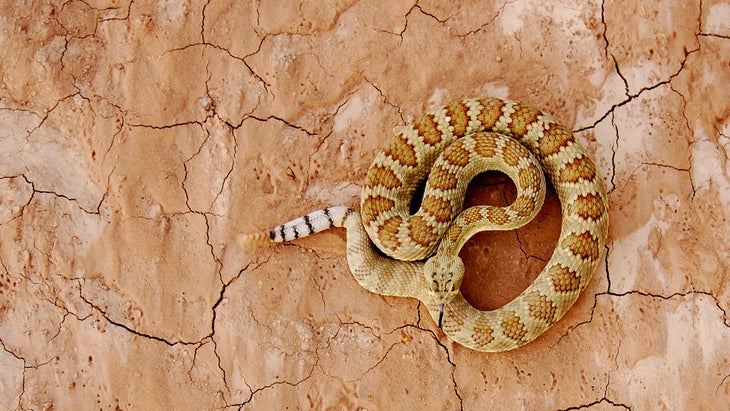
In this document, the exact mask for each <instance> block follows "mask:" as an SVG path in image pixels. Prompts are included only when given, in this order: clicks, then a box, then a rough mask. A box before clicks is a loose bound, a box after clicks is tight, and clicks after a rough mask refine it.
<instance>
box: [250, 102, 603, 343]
mask: <svg viewBox="0 0 730 411" xmlns="http://www.w3.org/2000/svg"><path fill="white" fill-rule="evenodd" d="M517 142H518V143H517ZM534 157H536V158H537V162H536V161H535V158H534ZM538 162H539V164H538ZM540 166H541V168H542V171H541V170H540ZM488 168H493V169H498V170H501V171H503V172H505V173H506V174H507V175H508V176H510V178H512V180H513V181H514V182H515V186H516V187H517V190H518V196H517V200H515V201H514V202H513V203H512V204H511V205H510V206H508V207H491V206H479V207H471V208H469V209H467V210H464V211H463V212H461V214H459V212H460V211H461V208H462V204H463V197H464V191H465V189H466V185H467V184H468V181H469V180H470V179H471V178H472V177H473V176H475V175H476V174H477V173H479V172H481V171H484V170H485V169H488ZM543 171H544V173H545V174H547V176H548V178H549V180H550V182H551V183H552V185H553V187H554V189H555V191H556V193H557V195H558V198H559V199H560V202H561V209H562V229H561V233H560V237H559V239H558V242H557V245H556V248H555V251H554V252H553V255H552V257H551V258H550V260H549V261H548V262H547V264H546V265H545V268H544V269H543V270H542V272H541V273H540V274H539V276H538V277H537V278H536V279H535V281H534V282H533V283H532V284H531V285H530V286H529V287H528V288H527V289H526V290H525V291H523V292H522V293H521V294H520V295H519V296H518V297H516V298H515V299H514V300H512V301H510V302H509V303H507V304H506V305H504V306H503V307H501V308H498V309H496V310H491V311H480V310H477V309H476V308H474V307H473V306H472V305H471V304H469V302H467V301H466V300H465V299H464V297H463V295H462V294H461V292H460V291H459V286H460V285H461V280H462V278H463V272H464V266H463V263H462V262H461V259H460V258H459V257H458V253H459V250H460V249H461V247H462V246H463V245H464V243H465V242H466V241H467V240H468V239H469V238H470V237H471V236H472V235H474V234H475V233H477V232H479V231H485V230H500V229H512V228H515V227H518V226H520V225H523V224H526V223H527V222H529V221H530V220H531V219H532V218H533V217H534V215H535V214H536V213H537V210H539V208H540V207H541V205H542V202H543V198H544V195H545V182H544V177H543V176H542V172H543ZM427 176H428V177H427ZM425 178H428V180H427V186H426V190H425V193H424V195H423V200H422V202H421V208H420V210H419V211H418V212H417V213H416V214H415V215H413V216H411V215H409V206H410V204H411V201H412V196H413V194H414V192H415V190H416V188H417V187H418V185H419V183H420V182H422V181H423V180H424V179H425ZM361 212H362V214H361V213H359V212H357V211H356V210H354V209H352V208H348V207H345V206H335V207H329V208H326V209H324V210H319V211H315V212H313V213H310V214H307V215H305V216H303V217H300V218H298V219H295V220H293V221H290V222H288V223H285V224H283V225H280V226H278V227H276V228H274V229H273V230H271V231H269V232H266V233H257V234H249V235H245V236H243V237H242V242H243V243H244V244H246V245H250V244H254V243H259V242H261V241H273V242H282V241H290V240H294V239H297V238H301V237H304V236H307V235H310V234H313V233H316V232H319V231H323V230H326V229H329V228H332V227H345V228H346V229H347V261H348V264H349V266H350V270H351V271H352V273H353V275H354V276H355V279H356V280H357V281H358V282H359V283H360V285H362V286H363V287H365V288H366V289H368V290H370V291H372V292H374V293H378V294H382V295H391V296H403V297H413V298H417V299H419V300H420V301H422V302H423V304H424V305H425V307H427V309H428V311H429V313H430V314H431V316H432V317H433V319H434V321H435V322H437V324H438V325H439V328H441V329H442V330H443V332H444V333H445V334H446V335H448V336H449V337H450V338H451V339H452V340H454V341H456V342H458V343H460V344H462V345H464V346H466V347H469V348H472V349H475V350H479V351H505V350H510V349H514V348H517V347H520V346H522V345H524V344H526V343H528V342H530V341H532V340H534V339H535V338H537V337H538V336H539V335H540V334H542V333H543V332H545V331H546V330H547V329H548V328H549V327H550V326H551V325H553V324H554V323H555V322H557V321H558V320H559V319H560V318H562V317H563V315H564V314H565V313H566V311H567V310H568V309H569V308H570V307H571V306H572V305H573V303H574V302H575V300H576V299H577V298H578V296H579V295H580V293H581V292H582V291H583V289H584V288H585V287H586V285H587V284H588V282H589V280H590V279H591V276H592V275H593V272H594V271H595V269H596V267H597V266H598V264H599V261H600V256H601V254H602V252H603V248H604V245H605V242H606V236H607V231H608V202H607V198H606V193H605V189H604V186H603V182H602V180H601V177H600V175H599V174H598V172H597V170H596V167H595V165H594V163H593V161H592V160H591V159H590V158H589V156H588V154H587V152H586V151H585V149H584V148H583V147H582V146H581V145H580V144H579V143H578V142H577V141H576V140H575V138H574V137H573V134H572V133H571V132H570V131H569V130H568V129H566V128H565V127H563V126H561V125H559V124H558V123H557V122H556V121H555V120H554V119H553V118H552V117H550V116H548V115H546V114H544V113H542V112H541V111H539V110H536V109H533V108H530V107H528V106H525V105H522V104H520V103H518V102H514V101H508V100H501V99H497V98H483V99H469V100H462V101H459V102H455V103H452V104H450V105H448V106H445V107H442V108H440V109H437V110H435V111H432V112H430V113H428V114H426V115H425V116H423V117H421V118H420V119H418V120H416V121H415V122H414V123H412V124H410V125H408V126H407V127H405V128H404V129H403V130H402V131H401V132H400V133H398V134H397V135H396V136H395V137H394V138H393V139H392V140H391V141H390V143H389V144H388V145H387V146H386V148H385V149H384V150H383V151H382V152H380V153H379V154H378V156H377V157H376V159H375V161H374V162H373V165H372V166H371V168H370V169H369V171H368V173H367V176H366V178H365V184H364V187H363V192H362V196H361ZM457 214H458V215H459V216H458V218H456V220H455V221H454V216H456V215H457ZM371 239H372V242H371ZM373 243H375V244H376V245H377V247H378V249H376V248H375V247H374V246H373ZM434 251H436V254H435V255H433V253H434ZM383 254H385V255H383ZM429 257H430V258H429ZM426 258H428V260H427V261H425V262H424V261H423V260H424V259H426Z"/></svg>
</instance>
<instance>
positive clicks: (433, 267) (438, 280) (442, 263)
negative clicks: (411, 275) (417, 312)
mask: <svg viewBox="0 0 730 411" xmlns="http://www.w3.org/2000/svg"><path fill="white" fill-rule="evenodd" d="M423 274H424V275H425V276H426V284H428V287H429V293H430V294H431V296H432V297H434V299H435V300H436V302H437V303H438V304H439V305H444V304H447V303H448V302H449V301H451V299H453V298H454V297H455V296H456V294H458V293H459V287H461V280H462V279H463V278H464V262H462V261H461V258H459V256H450V255H438V254H437V255H435V256H433V257H431V258H429V259H428V260H427V261H426V264H425V265H424V267H423Z"/></svg>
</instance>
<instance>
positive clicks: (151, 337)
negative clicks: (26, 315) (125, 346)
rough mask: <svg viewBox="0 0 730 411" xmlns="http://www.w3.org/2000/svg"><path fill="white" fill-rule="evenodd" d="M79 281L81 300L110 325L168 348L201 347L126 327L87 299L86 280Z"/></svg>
mask: <svg viewBox="0 0 730 411" xmlns="http://www.w3.org/2000/svg"><path fill="white" fill-rule="evenodd" d="M78 281H79V297H80V298H81V300H82V301H83V302H84V303H86V305H88V306H89V307H90V308H91V309H93V310H94V311H96V312H98V313H99V314H100V315H101V316H102V318H104V319H105V320H106V321H107V322H108V323H109V324H112V325H114V326H116V327H119V328H121V329H123V330H125V331H127V332H129V333H130V334H132V335H135V336H137V337H142V338H145V339H149V340H152V341H157V342H161V343H163V344H165V345H167V346H170V347H173V346H176V345H178V344H180V345H191V346H192V345H199V344H200V341H184V340H168V339H165V338H163V337H159V336H156V335H152V334H147V333H144V332H141V331H138V330H135V329H134V328H132V327H130V326H128V325H126V324H124V323H122V322H119V321H116V320H114V319H112V318H111V317H110V316H109V314H108V313H107V312H106V311H105V310H104V309H103V308H101V307H99V306H98V305H96V304H94V302H93V301H91V300H89V299H87V298H86V296H85V295H84V293H83V283H84V279H79V280H78Z"/></svg>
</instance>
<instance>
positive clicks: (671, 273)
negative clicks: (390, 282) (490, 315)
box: [0, 0, 730, 410]
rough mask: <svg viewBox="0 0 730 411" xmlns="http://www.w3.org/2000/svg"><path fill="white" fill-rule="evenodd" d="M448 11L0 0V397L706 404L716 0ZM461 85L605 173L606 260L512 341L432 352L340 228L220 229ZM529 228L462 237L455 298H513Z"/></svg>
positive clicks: (432, 330)
mask: <svg viewBox="0 0 730 411" xmlns="http://www.w3.org/2000/svg"><path fill="white" fill-rule="evenodd" d="M41 3H45V4H41ZM452 3H453V2H440V1H419V2H417V3H416V2H413V1H411V2H388V1H366V2H355V1H349V0H344V1H328V2H321V1H309V0H307V1H303V2H285V1H252V2H245V1H244V2H237V1H233V0H228V1H218V0H212V1H207V2H206V1H197V0H194V1H190V2H187V3H185V4H182V3H181V2H173V1H159V2H153V1H145V0H142V1H135V2H131V1H129V0H93V1H76V0H70V1H64V2H57V1H51V2H35V3H22V4H21V3H12V4H11V3H10V2H4V3H2V4H0V9H2V10H0V16H3V17H0V33H1V34H0V44H1V45H2V47H0V71H1V74H2V82H1V83H0V123H1V124H2V128H0V147H2V150H0V242H1V243H0V344H1V345H0V348H2V349H0V409H69V408H72V407H73V408H77V409H117V408H118V409H161V408H169V409H223V408H228V409H235V408H245V409H348V410H349V409H371V410H372V409H401V408H403V406H405V407H408V406H409V405H412V404H419V406H420V408H424V409H446V410H453V409H465V410H471V409H545V410H558V409H591V410H621V409H633V410H643V409H672V410H680V409H685V410H690V409H692V410H695V409H728V408H729V407H730V349H729V348H728V347H730V319H729V318H728V312H729V310H730V282H728V278H729V277H728V275H727V273H728V270H729V269H730V249H729V248H728V244H730V219H729V214H730V211H728V209H727V204H728V203H730V177H729V172H730V165H729V164H728V152H729V151H730V88H728V84H730V58H729V57H728V56H730V24H729V23H728V22H730V3H728V2H727V1H720V0H702V1H699V0H694V1H679V0H675V1H659V2H648V1H646V2H637V1H628V0H621V1H613V0H604V1H603V2H602V3H601V2H595V1H594V2H590V3H586V2H583V1H577V0H574V1H570V0H568V1H562V2H548V4H549V5H545V4H546V3H545V2H541V1H533V0H524V1H523V0H518V1H505V2H479V1H470V2H461V5H454V4H452ZM482 95H496V96H499V97H509V98H512V99H517V100H522V101H524V102H526V103H529V104H531V105H534V106H536V107H540V108H542V109H544V110H546V111H548V112H551V113H553V114H554V115H555V117H557V118H558V119H560V120H561V121H562V122H563V123H564V124H566V125H567V126H569V127H572V128H573V129H574V130H575V131H576V132H577V135H578V138H579V139H580V140H581V141H582V142H584V143H585V145H586V147H587V148H588V149H589V151H590V152H592V153H594V157H595V158H596V160H597V162H598V164H599V166H600V168H601V170H602V171H603V174H604V178H605V181H606V183H607V186H608V189H609V197H610V202H611V211H610V212H611V229H610V234H609V243H608V245H607V247H606V248H607V249H606V258H605V264H603V265H602V266H601V267H600V268H599V270H598V272H597V273H596V275H595V277H594V279H593V281H592V282H591V284H590V285H589V287H588V289H587V290H586V292H585V294H584V295H583V296H582V297H581V298H580V299H579V300H578V302H577V303H576V305H575V306H574V308H573V309H572V310H571V311H570V312H569V313H568V314H567V315H566V317H565V318H564V319H563V320H562V321H561V322H560V323H558V324H557V325H556V326H555V327H553V328H552V329H551V330H549V331H548V332H547V333H546V334H545V335H543V336H542V337H540V338H539V339H538V340H536V341H535V342H533V343H531V344H529V345H527V346H525V347H524V348H522V349H520V350H517V351H512V352H507V353H501V354H483V353H477V352H473V351H470V350H468V349H465V348H463V347H461V346H458V345H455V344H453V343H451V342H450V341H448V340H447V339H446V338H445V337H444V336H443V335H442V334H441V333H440V332H439V330H438V329H437V327H436V326H435V325H434V324H433V322H432V321H431V319H430V318H429V317H428V314H427V313H426V312H425V310H424V309H422V308H421V307H419V305H418V303H417V302H416V301H413V300H408V299H398V298H385V297H380V296H377V295H373V294H369V293H368V292H366V291H365V290H363V289H361V288H360V287H359V286H358V285H357V283H356V282H355V281H354V279H353V278H352V277H351V275H350V274H349V272H348V269H347V266H346V262H345V256H344V249H345V241H344V233H343V232H341V231H332V232H326V233H322V234H320V235H317V236H314V237H311V238H307V239H303V240H301V241H299V242H297V243H294V244H289V245H282V246H278V247H273V248H264V249H260V250H256V251H251V250H242V249H241V248H240V247H238V245H237V242H236V239H237V236H238V235H239V234H240V233H242V232H250V231H257V230H261V229H267V228H269V227H271V226H274V225H276V224H278V223H281V222H283V221H286V220H287V219H290V218H293V217H297V216H299V215H301V214H303V213H304V212H308V211H311V210H313V209H317V208H320V207H324V206H328V205H336V204H345V205H350V206H354V205H356V204H358V196H359V190H360V187H361V184H362V182H363V177H364V175H365V171H366V169H367V167H368V166H369V165H370V162H371V161H372V159H373V158H374V156H375V154H376V153H377V151H378V150H379V149H380V148H382V147H383V146H384V145H385V144H386V142H387V141H388V139H389V138H390V136H391V135H392V134H393V132H394V131H395V130H397V128H398V127H399V126H402V125H403V124H405V123H407V122H408V121H410V120H412V119H413V118H414V117H415V116H418V115H420V114H422V113H423V112H424V111H426V110H428V109H431V108H434V107H437V106H439V105H441V104H444V103H447V102H449V101H451V100H455V99H460V98H464V97H473V96H482ZM512 195H513V192H512V187H511V185H510V183H509V182H506V181H505V180H504V178H502V177H500V176H499V175H487V176H486V177H483V178H480V179H479V180H478V181H477V182H476V183H474V184H472V187H471V189H470V193H469V198H468V201H469V202H473V203H484V202H487V203H500V202H504V201H508V200H509V199H510V196H512ZM558 220H559V205H558V204H557V203H556V201H555V198H554V196H552V197H550V198H548V200H547V203H546V207H545V209H544V210H543V212H542V213H541V215H540V216H539V217H538V219H537V220H536V221H535V222H533V223H531V224H530V225H529V226H527V227H525V228H523V229H521V230H519V231H518V232H516V233H515V232H508V233H483V234H480V235H478V236H477V237H475V238H474V239H473V240H472V241H471V242H470V243H469V245H468V246H467V248H466V249H465V251H464V253H463V254H464V257H465V259H466V262H467V269H468V271H469V275H468V277H467V279H466V280H465V284H464V292H465V294H466V295H467V297H468V299H469V300H470V301H472V302H473V304H475V305H476V306H478V307H480V308H485V309H488V308H494V307H498V306H500V305H501V304H504V303H505V302H507V301H509V300H510V299H511V298H513V297H514V296H516V295H517V294H518V293H519V292H520V291H521V290H522V289H524V288H525V287H526V286H527V285H528V284H529V283H530V281H532V279H533V278H534V277H535V276H536V275H537V273H538V272H539V270H540V269H541V268H542V266H543V265H544V263H545V261H546V258H547V257H548V256H549V255H550V253H551V251H552V247H553V246H554V242H555V239H556V238H557V233H558V231H559V225H560V223H559V221H558Z"/></svg>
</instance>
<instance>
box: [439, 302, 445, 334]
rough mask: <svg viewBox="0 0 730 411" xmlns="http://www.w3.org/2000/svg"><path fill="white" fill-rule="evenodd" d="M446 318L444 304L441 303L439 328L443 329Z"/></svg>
mask: <svg viewBox="0 0 730 411" xmlns="http://www.w3.org/2000/svg"><path fill="white" fill-rule="evenodd" d="M443 320H444V304H443V303H441V304H439V329H441V323H442V322H443Z"/></svg>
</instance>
